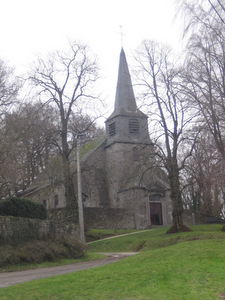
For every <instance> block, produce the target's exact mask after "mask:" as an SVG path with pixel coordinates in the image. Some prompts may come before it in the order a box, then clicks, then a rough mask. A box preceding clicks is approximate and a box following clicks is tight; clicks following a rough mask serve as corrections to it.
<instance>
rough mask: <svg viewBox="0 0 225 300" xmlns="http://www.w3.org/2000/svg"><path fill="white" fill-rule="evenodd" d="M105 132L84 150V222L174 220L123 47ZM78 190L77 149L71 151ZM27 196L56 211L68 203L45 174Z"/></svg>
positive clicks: (131, 225)
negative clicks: (112, 102)
mask: <svg viewBox="0 0 225 300" xmlns="http://www.w3.org/2000/svg"><path fill="white" fill-rule="evenodd" d="M105 128H106V136H105V137H103V138H101V139H99V140H96V141H93V142H92V143H90V145H87V146H84V148H83V149H82V150H81V173H82V196H83V207H84V223H85V227H87V228H90V227H91V228H117V229H118V228H126V229H144V228H149V227H151V226H152V225H171V224H172V203H171V199H170V189H169V184H168V178H167V175H166V174H165V172H164V171H163V170H162V169H161V168H160V167H159V166H158V164H157V160H156V158H155V155H154V145H153V143H152V142H151V140H150V137H149V133H148V117H147V116H146V115H145V114H144V113H143V112H141V111H140V110H139V109H138V108H137V104H136V100H135V96H134V91H133V87H132V82H131V76H130V73H129V68H128V64H127V60H126V56H125V52H124V50H123V49H122V50H121V53H120V60H119V71H118V81H117V87H116V97H115V104H114V111H113V112H112V114H111V115H110V116H109V117H108V118H107V120H106V122H105ZM71 170H72V172H73V174H74V189H75V192H76V193H77V179H76V178H77V176H76V153H73V154H72V155H71ZM23 196H24V197H27V198H30V199H33V200H35V201H38V202H40V203H43V204H44V205H45V206H46V207H47V208H48V209H49V210H50V211H51V213H52V216H56V215H58V216H59V215H61V216H62V215H63V213H62V211H63V208H65V206H66V201H65V195H64V187H63V184H62V183H59V182H58V183H56V182H55V183H54V182H53V181H52V180H50V179H49V178H47V176H46V175H42V176H40V178H39V179H36V180H35V182H34V183H33V184H32V185H31V186H30V187H29V188H28V189H27V190H26V191H25V193H24V195H23Z"/></svg>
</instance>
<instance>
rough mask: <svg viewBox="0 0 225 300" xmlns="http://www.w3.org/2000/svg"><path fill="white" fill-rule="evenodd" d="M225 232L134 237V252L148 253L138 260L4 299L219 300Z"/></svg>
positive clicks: (26, 288) (21, 288)
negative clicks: (138, 246) (135, 249)
mask: <svg viewBox="0 0 225 300" xmlns="http://www.w3.org/2000/svg"><path fill="white" fill-rule="evenodd" d="M220 228H221V226H219V225H207V226H195V227H193V228H192V229H193V232H190V233H189V232H186V233H179V234H174V235H165V231H166V229H165V228H164V229H156V230H152V231H146V232H145V233H138V234H133V235H131V236H130V238H131V239H134V241H135V242H134V243H133V244H132V243H130V246H129V247H128V248H129V249H133V247H134V248H135V247H136V246H135V245H137V243H140V241H143V240H145V246H144V248H143V250H144V251H141V252H140V253H139V254H137V255H135V256H132V257H129V258H126V259H123V260H121V261H118V262H116V263H113V264H110V265H106V266H103V267H100V268H95V269H90V270H85V271H80V272H75V273H69V274H65V275H60V276H56V277H51V278H46V279H41V280H35V281H32V282H27V283H23V284H18V285H15V286H12V287H7V288H2V289H0V299H78V300H79V299H96V300H97V299H100V300H101V299H127V300H128V299H153V300H155V299H156V300H157V299H160V300H161V299H166V300H167V299H173V300H176V299H177V300H181V299H182V300H183V299H184V300H185V299H193V300H195V299H204V300H206V299H219V296H218V295H222V294H225V284H224V282H225V259H224V257H225V233H224V232H221V231H219V230H220ZM127 238H128V236H124V237H118V238H115V239H111V240H106V241H104V242H103V241H100V242H96V243H93V244H90V246H91V247H94V245H95V247H97V244H102V243H106V242H108V241H111V246H113V243H115V244H114V246H113V247H118V240H119V241H120V244H122V245H124V247H125V245H126V241H127ZM116 240H117V241H116ZM103 245H104V247H105V248H106V246H105V244H103ZM115 245H116V246H115ZM157 245H158V246H157ZM90 246H89V247H90ZM107 247H109V246H107ZM157 247H159V248H157ZM105 248H104V249H105ZM119 248H120V249H121V251H122V250H123V251H124V250H127V248H126V249H124V248H123V249H122V246H121V247H119ZM93 251H94V249H93ZM101 251H102V249H101Z"/></svg>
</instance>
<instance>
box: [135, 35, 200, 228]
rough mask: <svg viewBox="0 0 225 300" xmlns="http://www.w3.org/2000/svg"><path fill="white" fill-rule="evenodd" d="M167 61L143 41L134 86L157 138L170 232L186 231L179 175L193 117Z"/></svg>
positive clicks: (155, 46)
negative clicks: (167, 188) (164, 174)
mask: <svg viewBox="0 0 225 300" xmlns="http://www.w3.org/2000/svg"><path fill="white" fill-rule="evenodd" d="M171 58H172V57H171V51H170V50H169V49H168V48H164V47H161V46H160V45H159V44H157V43H154V42H152V41H144V42H143V44H142V47H141V48H140V49H139V50H138V51H137V52H136V61H137V63H138V67H137V69H136V71H135V73H136V76H137V83H138V85H139V87H140V88H142V93H141V96H142V98H143V100H144V103H145V105H147V106H148V113H149V116H150V122H151V123H152V124H153V126H154V127H153V128H155V130H156V131H157V135H158V137H159V139H158V140H156V146H157V147H158V155H159V156H160V158H161V159H162V162H163V164H164V167H165V169H166V170H167V173H168V176H169V183H170V189H171V199H172V204H173V225H174V226H173V227H172V228H171V232H173V231H177V230H182V229H183V230H186V227H185V226H184V225H183V220H182V213H183V202H182V195H181V183H180V171H181V170H182V169H183V168H184V167H185V162H186V160H187V158H188V157H189V156H190V155H191V152H192V150H193V144H194V142H195V136H193V137H192V136H189V134H188V128H189V126H191V122H193V119H194V116H193V114H192V113H191V111H190V108H189V106H188V104H187V101H186V99H185V94H184V93H183V88H182V84H181V83H182V79H181V78H182V76H181V74H182V72H181V69H180V68H178V67H176V66H175V64H174V63H173V62H172V60H171ZM151 123H150V124H151ZM160 142H161V146H160ZM181 153H182V157H181V155H180V154H181ZM181 158H182V159H181Z"/></svg>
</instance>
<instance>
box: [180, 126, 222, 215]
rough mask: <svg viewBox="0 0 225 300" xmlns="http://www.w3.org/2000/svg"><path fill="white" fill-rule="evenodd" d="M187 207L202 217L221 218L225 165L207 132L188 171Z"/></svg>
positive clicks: (185, 192) (200, 136) (192, 158)
mask: <svg viewBox="0 0 225 300" xmlns="http://www.w3.org/2000/svg"><path fill="white" fill-rule="evenodd" d="M185 173H186V176H185V177H186V178H185V184H186V188H185V189H184V190H183V194H184V199H185V204H186V205H187V206H188V208H190V209H191V210H192V212H194V213H198V214H200V215H203V216H216V217H221V216H222V207H223V196H224V195H223V194H224V162H223V159H222V157H221V155H220V153H219V152H218V151H217V149H216V145H215V141H214V139H213V137H212V135H211V134H210V133H209V132H208V131H207V129H205V130H204V131H202V133H201V135H199V137H198V140H197V143H196V144H195V147H194V151H193V155H192V157H191V158H189V162H188V166H187V168H186V170H185Z"/></svg>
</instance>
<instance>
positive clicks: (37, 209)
mask: <svg viewBox="0 0 225 300" xmlns="http://www.w3.org/2000/svg"><path fill="white" fill-rule="evenodd" d="M0 215H1V216H14V217H23V218H30V219H41V220H45V219H46V216H47V212H46V208H45V207H44V205H42V204H39V203H36V202H33V201H30V200H28V199H24V198H17V197H11V198H8V199H5V200H2V201H0Z"/></svg>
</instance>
